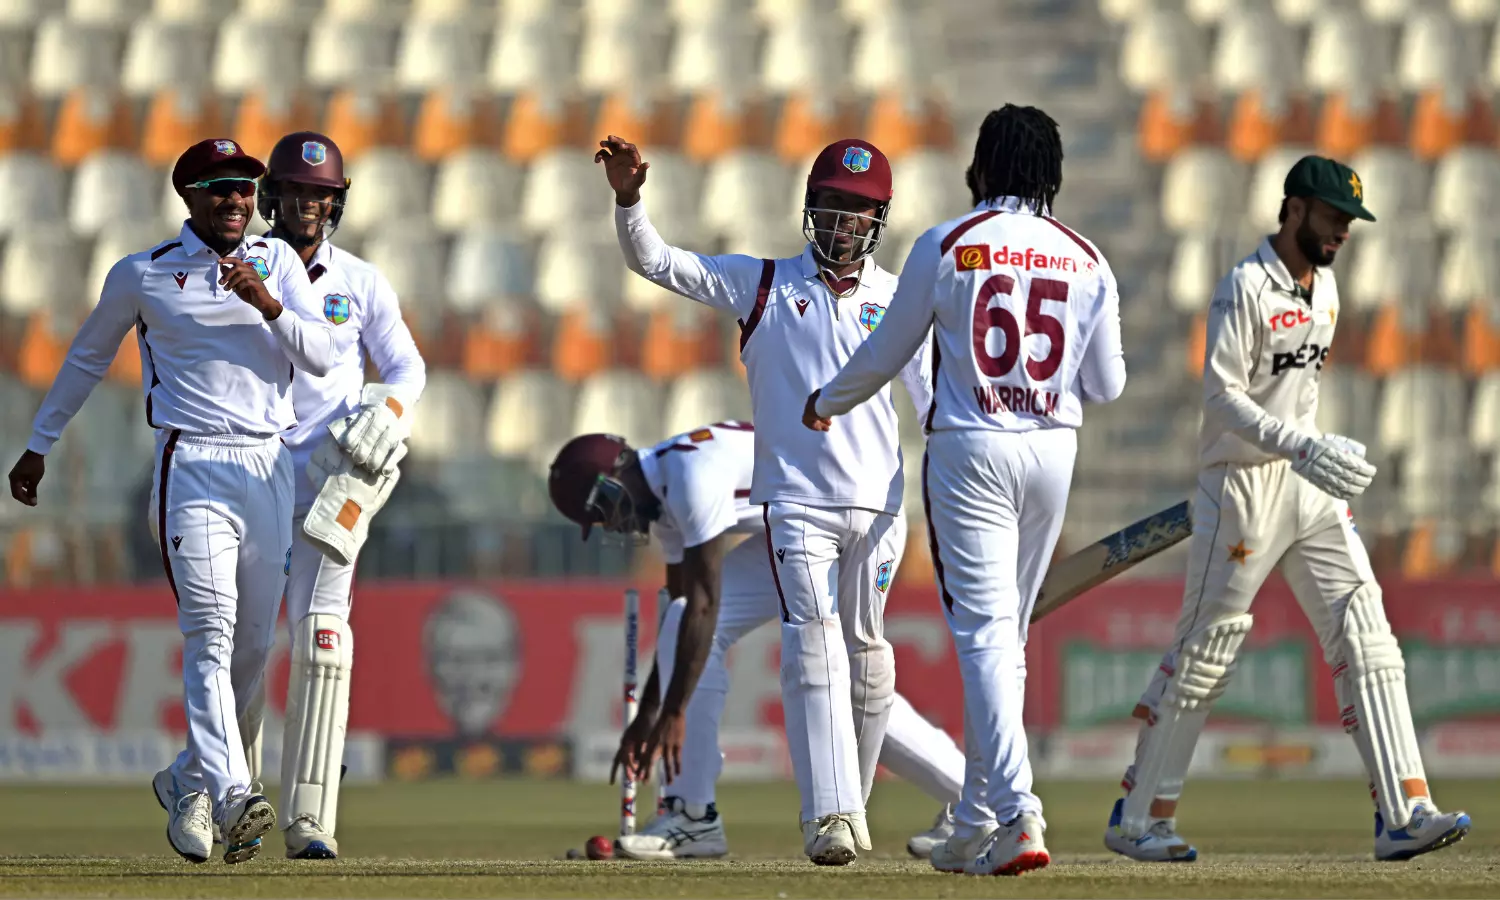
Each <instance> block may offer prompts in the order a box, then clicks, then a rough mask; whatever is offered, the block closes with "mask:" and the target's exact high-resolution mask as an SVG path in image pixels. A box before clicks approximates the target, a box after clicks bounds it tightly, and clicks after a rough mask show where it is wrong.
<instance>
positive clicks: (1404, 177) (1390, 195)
mask: <svg viewBox="0 0 1500 900" xmlns="http://www.w3.org/2000/svg"><path fill="white" fill-rule="evenodd" d="M1348 162H1349V165H1350V167H1351V168H1353V169H1354V171H1355V172H1356V173H1358V174H1359V180H1360V184H1361V185H1363V194H1364V198H1363V200H1364V204H1365V208H1366V209H1368V210H1369V211H1370V212H1371V213H1373V214H1374V216H1375V218H1376V221H1375V223H1373V226H1372V224H1371V223H1368V222H1366V223H1362V224H1361V226H1360V227H1361V228H1370V227H1375V228H1381V227H1385V226H1388V225H1393V224H1396V222H1397V220H1398V219H1402V218H1404V219H1406V220H1408V221H1409V220H1410V217H1411V216H1412V215H1413V214H1417V215H1425V213H1426V210H1425V209H1423V208H1422V207H1424V206H1426V199H1427V191H1426V173H1425V171H1424V168H1423V167H1422V166H1419V165H1417V164H1416V163H1415V162H1413V161H1412V158H1411V157H1410V156H1408V155H1407V154H1406V153H1405V152H1404V151H1402V150H1399V149H1397V148H1394V147H1370V148H1367V149H1365V150H1364V151H1362V152H1360V154H1359V155H1358V156H1355V157H1353V158H1349V159H1348Z"/></svg>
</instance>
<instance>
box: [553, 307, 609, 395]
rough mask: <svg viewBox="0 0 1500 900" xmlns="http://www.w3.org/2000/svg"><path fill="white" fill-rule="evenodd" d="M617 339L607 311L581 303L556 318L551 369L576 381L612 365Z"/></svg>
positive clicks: (568, 379)
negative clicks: (578, 306)
mask: <svg viewBox="0 0 1500 900" xmlns="http://www.w3.org/2000/svg"><path fill="white" fill-rule="evenodd" d="M617 347H618V341H617V339H616V336H615V329H614V322H613V318H612V316H610V314H609V313H608V312H605V311H602V310H600V309H598V308H596V307H587V306H585V307H581V308H577V309H574V310H572V311H570V312H568V313H566V314H564V315H563V316H562V317H561V318H560V319H558V321H557V330H556V334H555V335H554V336H553V339H552V370H553V371H554V372H556V373H557V375H558V377H559V378H561V379H563V380H564V381H568V382H578V381H582V380H584V379H585V378H587V377H589V376H590V375H593V374H594V373H596V372H601V371H603V370H605V369H608V368H609V367H611V366H613V365H614V364H615V362H616V360H615V357H616V352H615V351H616V349H617Z"/></svg>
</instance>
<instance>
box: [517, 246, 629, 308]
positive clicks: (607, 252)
mask: <svg viewBox="0 0 1500 900" xmlns="http://www.w3.org/2000/svg"><path fill="white" fill-rule="evenodd" d="M619 252H620V251H619V245H618V244H617V243H616V242H615V241H614V240H612V239H609V238H601V239H598V240H592V239H584V238H581V237H579V236H577V235H573V234H567V233H554V234H553V235H552V236H551V237H550V238H549V239H547V240H546V241H544V242H543V243H542V246H541V248H540V249H539V250H538V252H537V264H536V299H537V303H538V304H539V305H540V306H541V307H542V309H543V310H545V311H547V312H548V313H551V314H553V315H560V314H562V313H565V312H567V311H568V310H570V309H574V308H576V307H580V306H597V307H600V308H606V309H608V308H612V307H614V305H615V304H616V302H617V301H618V300H619V298H620V268H619V267H618V266H616V265H614V264H613V262H614V260H615V258H616V257H617V254H618V253H619Z"/></svg>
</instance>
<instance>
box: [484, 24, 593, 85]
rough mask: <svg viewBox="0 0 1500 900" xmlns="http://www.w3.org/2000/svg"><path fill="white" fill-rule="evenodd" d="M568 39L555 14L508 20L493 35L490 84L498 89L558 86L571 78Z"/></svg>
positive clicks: (565, 83) (571, 68)
mask: <svg viewBox="0 0 1500 900" xmlns="http://www.w3.org/2000/svg"><path fill="white" fill-rule="evenodd" d="M572 76H573V67H572V65H570V64H569V60H568V54H567V42H566V40H565V39H564V36H563V34H562V32H561V31H560V30H559V25H558V23H557V21H556V18H555V17H554V16H549V15H542V16H536V17H528V18H524V19H516V20H511V19H507V20H506V21H504V22H502V23H501V25H500V28H499V30H498V31H497V32H496V35H495V42H494V46H493V49H492V50H491V51H490V58H489V83H490V87H492V88H494V89H495V90H497V91H503V92H516V91H520V90H523V89H525V88H530V87H546V88H558V87H562V86H565V85H567V84H568V82H569V81H571V80H572Z"/></svg>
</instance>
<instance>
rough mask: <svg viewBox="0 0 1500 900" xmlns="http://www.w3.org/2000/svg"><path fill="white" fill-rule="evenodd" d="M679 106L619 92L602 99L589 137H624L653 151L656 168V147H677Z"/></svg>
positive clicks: (640, 94)
mask: <svg viewBox="0 0 1500 900" xmlns="http://www.w3.org/2000/svg"><path fill="white" fill-rule="evenodd" d="M676 105H677V104H675V103H671V102H664V101H662V100H661V99H660V98H658V97H656V96H654V95H651V94H642V93H637V92H635V91H631V90H617V91H615V92H614V93H610V94H606V95H605V96H604V97H603V98H602V99H601V100H600V102H599V112H598V114H597V115H596V116H595V117H594V125H593V128H591V129H590V130H589V134H590V135H599V136H603V135H607V134H616V135H621V136H623V137H625V138H627V139H629V140H630V142H631V143H633V144H636V145H638V146H641V147H645V148H650V152H651V154H652V160H653V165H654V164H655V162H654V161H655V158H656V151H657V148H662V147H676V146H677V144H678V141H679V138H680V135H679V134H678V133H677V132H678V130H679V129H678V127H677V125H678V123H677V122H676V121H675V120H676V119H677V118H678V117H677V116H676Z"/></svg>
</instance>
